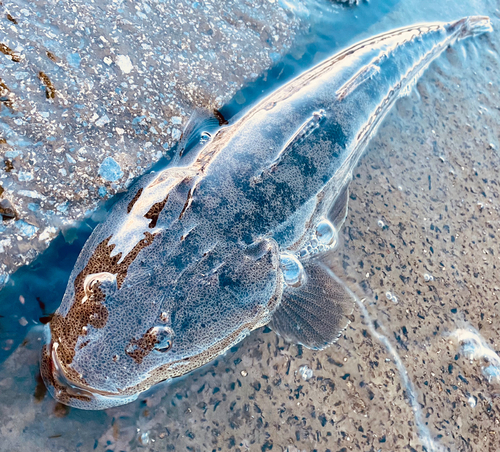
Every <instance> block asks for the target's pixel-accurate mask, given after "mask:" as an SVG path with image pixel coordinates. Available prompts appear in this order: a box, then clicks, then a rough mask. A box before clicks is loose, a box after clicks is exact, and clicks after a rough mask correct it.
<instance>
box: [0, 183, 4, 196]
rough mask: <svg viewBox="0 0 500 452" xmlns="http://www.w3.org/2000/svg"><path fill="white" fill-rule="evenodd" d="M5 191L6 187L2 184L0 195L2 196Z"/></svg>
mask: <svg viewBox="0 0 500 452" xmlns="http://www.w3.org/2000/svg"><path fill="white" fill-rule="evenodd" d="M4 192H5V189H4V188H3V187H2V186H1V185H0V196H2V195H3V194H4Z"/></svg>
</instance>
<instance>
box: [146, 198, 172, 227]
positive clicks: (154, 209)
mask: <svg viewBox="0 0 500 452" xmlns="http://www.w3.org/2000/svg"><path fill="white" fill-rule="evenodd" d="M167 201H168V195H167V197H166V198H165V199H164V200H163V201H160V202H157V203H156V204H153V205H152V206H151V208H150V209H149V210H148V213H147V214H146V215H144V218H147V219H148V220H151V222H150V223H149V227H150V228H151V229H153V228H155V227H156V222H157V221H158V217H159V215H160V213H161V211H162V210H163V208H164V207H165V204H166V203H167Z"/></svg>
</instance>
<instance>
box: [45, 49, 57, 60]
mask: <svg viewBox="0 0 500 452" xmlns="http://www.w3.org/2000/svg"><path fill="white" fill-rule="evenodd" d="M46 53H47V56H48V57H49V58H50V59H51V60H52V61H53V62H54V63H57V61H58V58H57V57H56V56H55V55H54V54H53V53H52V52H50V51H49V50H47V52H46Z"/></svg>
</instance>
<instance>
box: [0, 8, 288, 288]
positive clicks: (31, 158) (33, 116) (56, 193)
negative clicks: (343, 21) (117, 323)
mask: <svg viewBox="0 0 500 452" xmlns="http://www.w3.org/2000/svg"><path fill="white" fill-rule="evenodd" d="M297 25H298V24H297V21H296V20H295V19H294V17H293V15H292V14H291V13H290V12H286V11H285V9H283V8H282V7H281V6H279V5H278V3H277V2H275V1H268V0H259V1H257V2H251V3H250V2H239V1H232V0H226V1H224V2H216V1H213V0H204V1H200V2H193V1H180V2H166V1H162V0H151V1H143V2H135V1H134V2H131V1H111V0H109V1H108V0H106V1H99V2H97V1H96V2H94V1H88V2H66V1H57V2H53V1H36V2H33V1H25V0H16V1H3V2H2V3H0V52H1V53H0V99H1V101H0V157H1V159H0V163H1V165H0V186H1V187H2V188H1V189H0V192H1V193H0V198H2V200H5V202H6V203H7V202H8V203H9V205H6V206H3V205H2V204H0V214H2V217H3V219H4V220H7V221H3V222H2V223H1V224H0V234H1V236H0V256H1V259H0V261H1V262H0V286H1V284H2V283H3V282H4V281H5V279H6V275H7V273H9V272H11V271H12V270H13V269H15V268H16V267H18V266H19V265H23V264H26V263H29V262H31V261H32V260H33V259H34V257H35V256H36V255H37V254H38V252H39V251H41V250H43V249H44V248H45V247H46V246H47V244H48V243H49V241H50V240H51V239H52V238H53V237H54V236H55V235H56V234H57V233H58V231H59V229H60V228H61V227H62V228H64V227H65V226H66V225H68V224H70V223H71V222H73V221H75V220H78V219H82V218H83V217H84V216H85V215H86V214H88V213H89V212H91V211H92V210H93V209H95V207H96V206H97V204H98V202H99V200H101V199H103V198H107V197H109V196H111V195H113V194H114V193H116V192H117V191H119V190H122V189H123V188H125V187H126V186H127V184H128V183H130V181H131V180H132V179H133V178H135V177H137V176H139V175H140V174H142V173H143V172H144V171H145V170H146V169H147V168H149V167H150V166H151V165H152V164H153V163H154V162H156V161H157V160H158V159H159V158H160V157H161V156H162V155H164V154H165V153H166V152H167V151H168V149H170V148H171V146H172V145H173V143H174V142H175V141H176V140H178V139H179V137H180V135H181V130H182V127H183V124H184V123H185V122H186V120H187V117H188V116H189V114H190V112H191V111H192V110H193V108H195V107H203V108H211V107H219V106H220V105H222V104H223V103H224V102H227V100H228V99H230V98H231V97H232V96H233V95H234V93H235V92H236V91H237V90H238V89H239V88H240V87H241V86H242V85H243V84H244V83H245V82H246V81H249V80H251V79H253V78H256V77H257V76H258V75H259V74H260V73H261V72H262V70H263V69H264V68H267V67H269V66H270V65H271V64H272V63H273V61H276V60H277V59H278V58H279V57H280V55H282V54H283V53H284V52H286V51H287V49H288V48H289V46H290V44H291V39H292V37H293V35H294V33H295V30H296V28H297Z"/></svg>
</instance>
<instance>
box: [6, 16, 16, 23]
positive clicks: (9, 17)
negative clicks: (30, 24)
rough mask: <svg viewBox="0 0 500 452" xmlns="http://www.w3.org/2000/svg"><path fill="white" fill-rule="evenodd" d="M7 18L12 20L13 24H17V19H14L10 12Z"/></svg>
mask: <svg viewBox="0 0 500 452" xmlns="http://www.w3.org/2000/svg"><path fill="white" fill-rule="evenodd" d="M6 17H7V19H8V20H10V21H11V22H12V23H13V24H16V25H17V20H16V19H14V18H13V17H12V16H11V15H10V14H9V13H7V15H6Z"/></svg>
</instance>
